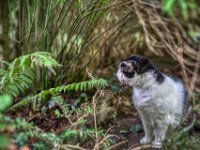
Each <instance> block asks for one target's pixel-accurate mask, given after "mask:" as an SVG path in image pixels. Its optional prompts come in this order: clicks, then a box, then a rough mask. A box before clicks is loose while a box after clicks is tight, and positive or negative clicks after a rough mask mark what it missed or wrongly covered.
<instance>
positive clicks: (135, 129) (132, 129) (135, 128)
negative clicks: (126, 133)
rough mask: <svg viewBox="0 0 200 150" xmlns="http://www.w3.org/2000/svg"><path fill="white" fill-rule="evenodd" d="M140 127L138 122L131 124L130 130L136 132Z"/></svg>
mask: <svg viewBox="0 0 200 150" xmlns="http://www.w3.org/2000/svg"><path fill="white" fill-rule="evenodd" d="M141 129H142V126H141V125H140V124H136V125H132V126H131V127H130V131H131V132H133V133H137V132H138V131H140V130H141Z"/></svg>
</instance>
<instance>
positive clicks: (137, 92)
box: [132, 88, 154, 106]
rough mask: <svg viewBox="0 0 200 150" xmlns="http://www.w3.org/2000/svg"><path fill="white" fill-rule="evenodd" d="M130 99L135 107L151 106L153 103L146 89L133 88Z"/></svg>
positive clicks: (149, 92)
mask: <svg viewBox="0 0 200 150" xmlns="http://www.w3.org/2000/svg"><path fill="white" fill-rule="evenodd" d="M132 99H133V103H134V104H135V105H136V106H145V105H147V104H148V105H151V104H153V103H154V102H153V100H152V92H151V90H146V89H140V88H134V90H133V96H132Z"/></svg>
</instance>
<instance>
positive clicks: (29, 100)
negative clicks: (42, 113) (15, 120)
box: [7, 95, 37, 111]
mask: <svg viewBox="0 0 200 150" xmlns="http://www.w3.org/2000/svg"><path fill="white" fill-rule="evenodd" d="M36 99H37V95H34V96H29V97H26V98H25V99H23V100H21V101H20V102H18V103H16V104H15V105H13V106H12V107H10V108H9V109H7V111H14V110H16V109H18V108H21V107H24V106H28V105H29V104H31V103H32V102H33V101H35V100H36Z"/></svg>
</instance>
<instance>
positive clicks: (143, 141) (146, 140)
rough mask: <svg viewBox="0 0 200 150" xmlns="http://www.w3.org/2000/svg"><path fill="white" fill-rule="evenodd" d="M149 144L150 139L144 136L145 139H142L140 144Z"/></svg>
mask: <svg viewBox="0 0 200 150" xmlns="http://www.w3.org/2000/svg"><path fill="white" fill-rule="evenodd" d="M148 143H151V139H150V138H148V137H147V136H144V137H143V138H141V140H140V144H148Z"/></svg>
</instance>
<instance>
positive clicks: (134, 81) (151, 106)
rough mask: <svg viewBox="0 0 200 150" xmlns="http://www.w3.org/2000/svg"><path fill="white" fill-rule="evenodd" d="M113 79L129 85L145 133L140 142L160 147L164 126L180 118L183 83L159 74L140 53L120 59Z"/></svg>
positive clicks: (182, 106)
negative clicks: (115, 76)
mask: <svg viewBox="0 0 200 150" xmlns="http://www.w3.org/2000/svg"><path fill="white" fill-rule="evenodd" d="M117 78H118V80H119V81H120V82H121V83H122V84H127V85H129V86H131V87H133V96H132V100H133V103H134V105H135V107H136V109H137V111H138V113H139V115H140V117H141V120H142V123H143V128H144V132H145V136H144V137H143V138H142V139H141V140H140V143H141V144H147V143H151V144H152V147H153V148H161V147H162V141H163V140H164V139H165V134H166V132H167V130H168V127H169V126H172V127H177V126H178V125H179V123H180V121H181V119H182V116H183V109H184V102H185V100H186V92H185V91H186V90H185V87H184V85H183V83H182V82H181V81H180V80H175V79H173V78H172V77H170V76H168V75H166V74H164V73H161V72H160V71H159V70H158V69H157V68H156V67H155V66H154V65H153V63H151V61H149V59H147V58H145V57H144V56H140V55H136V56H131V57H129V58H127V59H126V60H124V61H123V62H121V63H120V65H119V69H118V72H117Z"/></svg>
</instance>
